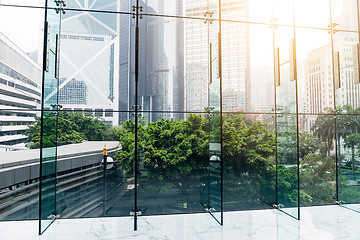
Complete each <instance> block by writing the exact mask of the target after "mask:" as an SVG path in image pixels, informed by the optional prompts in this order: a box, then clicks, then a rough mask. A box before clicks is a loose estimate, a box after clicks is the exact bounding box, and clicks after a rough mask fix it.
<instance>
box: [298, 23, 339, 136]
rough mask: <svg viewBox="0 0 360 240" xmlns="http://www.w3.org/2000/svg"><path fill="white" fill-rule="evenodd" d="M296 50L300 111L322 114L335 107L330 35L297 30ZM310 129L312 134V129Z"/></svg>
mask: <svg viewBox="0 0 360 240" xmlns="http://www.w3.org/2000/svg"><path fill="white" fill-rule="evenodd" d="M339 34H340V33H339ZM310 36H311V38H310ZM310 39H311V40H310ZM296 49H297V69H298V78H299V81H298V88H299V112H300V113H311V114H319V113H322V112H324V111H325V110H326V109H328V108H333V107H334V97H333V96H334V94H333V90H334V89H333V78H332V76H333V73H332V55H331V36H330V34H329V32H328V31H327V30H319V29H302V28H297V29H296ZM307 127H308V129H307V131H309V129H310V126H307Z"/></svg>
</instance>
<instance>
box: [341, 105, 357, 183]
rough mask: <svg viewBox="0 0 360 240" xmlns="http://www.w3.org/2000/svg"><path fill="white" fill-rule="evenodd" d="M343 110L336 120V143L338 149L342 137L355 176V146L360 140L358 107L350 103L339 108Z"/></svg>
mask: <svg viewBox="0 0 360 240" xmlns="http://www.w3.org/2000/svg"><path fill="white" fill-rule="evenodd" d="M340 111H341V112H343V113H342V114H339V115H338V116H339V117H338V120H337V132H338V136H339V140H338V144H339V149H338V150H339V151H340V149H341V148H340V142H341V138H342V139H344V148H350V149H351V162H352V173H353V177H355V148H356V147H357V146H358V145H359V140H360V134H359V131H360V109H359V108H353V107H352V106H351V105H345V106H343V107H341V108H340Z"/></svg>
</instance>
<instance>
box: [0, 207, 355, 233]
mask: <svg viewBox="0 0 360 240" xmlns="http://www.w3.org/2000/svg"><path fill="white" fill-rule="evenodd" d="M37 229H38V222H37V221H15V222H0V239H1V240H95V239H96V240H100V239H101V240H115V239H126V240H133V239H151V240H165V239H166V240H168V239H186V240H193V239H226V240H228V239H264V240H271V239H277V240H279V239H281V240H291V239H309V240H322V239H324V240H331V239H360V213H357V212H354V211H351V210H349V209H346V208H343V207H340V206H323V207H303V208H301V220H300V221H298V220H295V219H294V218H291V217H289V216H288V215H286V214H284V213H282V212H280V211H277V210H273V209H270V210H256V211H241V212H226V213H224V226H220V225H218V224H217V223H216V221H215V220H214V219H213V218H212V217H211V216H210V215H208V214H206V213H201V214H187V215H182V214H179V215H165V216H140V217H139V221H138V231H136V232H134V231H133V218H131V217H121V218H94V219H59V220H57V221H55V222H54V223H53V224H52V225H51V226H50V228H49V229H48V230H47V231H46V232H45V233H44V234H43V235H41V236H38V235H37Z"/></svg>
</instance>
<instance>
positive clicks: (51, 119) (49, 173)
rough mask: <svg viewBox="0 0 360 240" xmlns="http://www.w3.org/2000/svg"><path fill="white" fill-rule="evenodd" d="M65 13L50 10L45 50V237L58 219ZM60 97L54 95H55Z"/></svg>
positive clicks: (42, 174) (42, 211) (42, 172)
mask: <svg viewBox="0 0 360 240" xmlns="http://www.w3.org/2000/svg"><path fill="white" fill-rule="evenodd" d="M48 4H49V5H48V7H55V3H54V2H52V1H49V2H48ZM61 14H62V12H61V11H60V12H59V13H56V11H55V10H54V9H48V10H47V25H46V31H44V34H45V36H44V37H46V39H47V47H46V46H45V47H44V51H45V54H44V55H46V58H45V59H44V62H45V63H46V66H44V75H43V76H44V83H43V87H44V91H43V92H44V96H43V102H42V113H41V119H42V123H41V132H40V138H41V140H40V142H39V146H38V147H40V148H41V150H40V151H41V153H40V223H39V225H40V226H39V232H40V234H42V233H43V232H44V231H45V230H46V229H47V228H48V227H49V225H50V224H51V223H52V222H53V221H54V220H55V217H56V215H57V214H58V213H57V209H56V147H57V109H58V105H57V104H58V101H57V87H58V81H57V79H56V74H57V73H56V72H57V71H58V68H57V66H56V65H57V63H58V60H57V56H58V55H57V52H58V44H57V43H58V41H59V33H60V32H59V25H60V19H61ZM54 91H55V93H56V94H54V95H51V92H54Z"/></svg>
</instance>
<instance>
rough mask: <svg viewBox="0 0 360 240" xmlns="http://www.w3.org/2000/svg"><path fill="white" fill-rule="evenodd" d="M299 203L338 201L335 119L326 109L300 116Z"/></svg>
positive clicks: (320, 203) (322, 203)
mask: <svg viewBox="0 0 360 240" xmlns="http://www.w3.org/2000/svg"><path fill="white" fill-rule="evenodd" d="M299 131H300V133H299V158H300V180H301V186H302V187H301V190H300V204H301V206H318V205H328V204H334V202H335V201H336V185H335V184H334V182H335V181H336V159H335V158H336V156H335V144H334V139H335V118H334V115H331V114H328V113H327V112H326V111H325V112H321V113H319V114H309V115H299Z"/></svg>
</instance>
